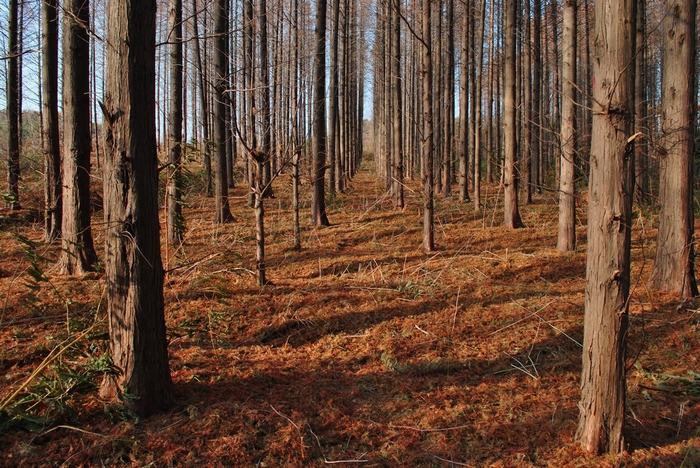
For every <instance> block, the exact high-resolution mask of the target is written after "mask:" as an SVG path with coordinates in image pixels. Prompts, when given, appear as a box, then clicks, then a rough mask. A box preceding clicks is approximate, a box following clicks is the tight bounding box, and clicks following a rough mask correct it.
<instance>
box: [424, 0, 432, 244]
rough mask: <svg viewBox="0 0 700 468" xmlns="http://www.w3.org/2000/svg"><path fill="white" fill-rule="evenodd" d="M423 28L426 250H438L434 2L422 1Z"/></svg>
mask: <svg viewBox="0 0 700 468" xmlns="http://www.w3.org/2000/svg"><path fill="white" fill-rule="evenodd" d="M422 10H423V11H422V19H421V25H422V28H423V39H422V41H421V42H422V45H423V47H422V49H421V50H422V52H421V88H422V90H423V93H422V94H423V96H422V97H423V135H422V136H421V157H422V159H423V250H425V251H426V252H432V251H433V250H435V239H434V232H433V231H434V226H433V223H434V221H433V217H434V213H433V208H434V207H433V196H434V195H433V185H434V177H433V174H434V172H433V62H432V53H431V37H432V28H431V22H432V19H431V17H432V14H431V1H430V0H423V1H422Z"/></svg>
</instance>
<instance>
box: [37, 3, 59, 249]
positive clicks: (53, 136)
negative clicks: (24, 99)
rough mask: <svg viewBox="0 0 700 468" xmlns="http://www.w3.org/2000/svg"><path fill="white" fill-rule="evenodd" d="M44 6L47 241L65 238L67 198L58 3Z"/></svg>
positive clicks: (45, 227)
mask: <svg viewBox="0 0 700 468" xmlns="http://www.w3.org/2000/svg"><path fill="white" fill-rule="evenodd" d="M41 5H42V16H41V25H42V59H43V64H42V91H43V93H42V94H43V95H42V99H43V103H42V104H43V109H42V114H41V116H42V130H43V135H42V141H43V146H44V148H43V150H44V202H45V205H46V214H45V218H44V240H45V241H47V242H51V241H54V240H56V239H59V238H60V237H61V222H62V217H63V199H62V198H61V197H62V190H63V188H62V186H61V149H60V141H59V125H60V123H59V120H58V0H44V1H42V3H41Z"/></svg>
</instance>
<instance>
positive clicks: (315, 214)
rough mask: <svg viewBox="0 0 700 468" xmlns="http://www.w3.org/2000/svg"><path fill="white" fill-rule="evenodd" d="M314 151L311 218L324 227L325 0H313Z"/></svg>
mask: <svg viewBox="0 0 700 468" xmlns="http://www.w3.org/2000/svg"><path fill="white" fill-rule="evenodd" d="M313 128H314V151H313V192H312V196H311V218H312V222H313V224H314V225H316V226H328V225H330V223H329V222H328V216H327V215H326V200H325V186H324V184H325V173H326V0H316V53H315V58H314V122H313Z"/></svg>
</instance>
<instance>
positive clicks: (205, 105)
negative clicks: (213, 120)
mask: <svg viewBox="0 0 700 468" xmlns="http://www.w3.org/2000/svg"><path fill="white" fill-rule="evenodd" d="M192 11H193V13H192V27H193V29H194V50H195V55H196V58H197V70H198V72H197V78H198V83H199V86H198V87H199V98H200V102H201V107H202V122H201V129H202V133H203V139H204V177H205V179H206V180H205V183H206V187H205V192H206V195H207V197H211V196H212V176H211V141H210V138H209V120H210V117H209V101H208V99H207V92H206V88H205V82H206V81H207V80H205V78H204V77H205V76H206V73H207V71H206V69H205V67H204V64H203V63H202V47H201V44H200V40H201V39H200V37H199V20H198V19H197V16H198V14H197V12H198V7H197V0H192Z"/></svg>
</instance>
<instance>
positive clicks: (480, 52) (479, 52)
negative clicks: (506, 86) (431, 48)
mask: <svg viewBox="0 0 700 468" xmlns="http://www.w3.org/2000/svg"><path fill="white" fill-rule="evenodd" d="M485 26H486V0H482V2H481V24H480V26H479V28H480V29H479V38H478V40H477V44H476V50H475V51H474V52H475V58H476V67H477V74H478V81H477V82H476V96H475V105H476V115H475V116H474V210H475V211H479V210H480V209H481V114H482V109H481V93H482V88H483V74H484V73H483V72H484V29H485Z"/></svg>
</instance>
